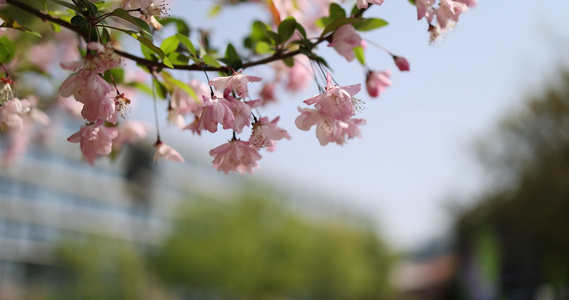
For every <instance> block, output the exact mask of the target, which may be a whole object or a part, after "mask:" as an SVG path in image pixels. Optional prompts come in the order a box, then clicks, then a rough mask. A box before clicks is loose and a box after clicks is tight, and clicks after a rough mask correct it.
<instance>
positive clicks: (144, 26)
mask: <svg viewBox="0 0 569 300" xmlns="http://www.w3.org/2000/svg"><path fill="white" fill-rule="evenodd" d="M110 14H111V15H113V16H116V17H119V18H121V19H123V20H125V21H127V22H129V23H131V24H133V25H134V26H136V27H138V29H140V30H141V31H142V32H144V33H145V34H147V35H150V36H151V34H150V32H151V31H150V27H149V26H148V23H146V22H144V21H143V20H141V19H140V18H135V17H133V16H131V15H130V14H129V13H128V11H126V10H124V9H122V8H117V9H115V10H113V11H112V12H111V13H110Z"/></svg>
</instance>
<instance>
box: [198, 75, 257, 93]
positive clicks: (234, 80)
mask: <svg viewBox="0 0 569 300" xmlns="http://www.w3.org/2000/svg"><path fill="white" fill-rule="evenodd" d="M261 80H262V78H261V77H256V76H247V75H242V74H241V72H236V73H233V75H231V76H227V77H217V78H214V79H212V80H210V81H209V84H210V85H211V86H213V87H214V88H215V89H216V90H218V91H227V90H229V91H235V92H236V93H237V95H239V96H240V97H245V96H247V83H249V82H259V81H261Z"/></svg>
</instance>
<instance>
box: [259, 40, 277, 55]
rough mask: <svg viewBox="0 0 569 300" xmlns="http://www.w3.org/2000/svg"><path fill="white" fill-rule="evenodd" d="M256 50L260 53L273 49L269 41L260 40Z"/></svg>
mask: <svg viewBox="0 0 569 300" xmlns="http://www.w3.org/2000/svg"><path fill="white" fill-rule="evenodd" d="M255 52H257V53H259V54H265V53H270V52H273V50H272V48H271V45H269V44H268V43H267V42H263V41H260V42H258V43H257V44H256V45H255Z"/></svg>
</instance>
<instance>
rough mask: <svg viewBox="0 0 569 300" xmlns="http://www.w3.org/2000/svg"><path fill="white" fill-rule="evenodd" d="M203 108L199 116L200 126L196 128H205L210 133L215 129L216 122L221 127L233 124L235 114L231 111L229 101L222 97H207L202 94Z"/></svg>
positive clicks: (228, 127)
mask: <svg viewBox="0 0 569 300" xmlns="http://www.w3.org/2000/svg"><path fill="white" fill-rule="evenodd" d="M203 104H204V106H203V109H202V113H201V115H200V117H199V120H200V126H199V127H198V130H203V129H205V130H207V131H209V132H211V133H214V132H216V131H217V124H219V123H221V124H222V125H223V129H230V128H233V125H234V124H235V116H234V115H233V112H232V111H231V107H230V104H229V101H227V100H226V99H224V98H217V97H216V96H213V98H211V99H210V98H209V97H207V96H205V95H204V96H203Z"/></svg>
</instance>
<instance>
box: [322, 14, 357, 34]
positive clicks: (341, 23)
mask: <svg viewBox="0 0 569 300" xmlns="http://www.w3.org/2000/svg"><path fill="white" fill-rule="evenodd" d="M363 20H364V18H339V19H337V20H334V21H333V22H332V23H330V24H328V26H326V28H324V31H322V34H321V35H320V37H324V36H325V35H326V34H327V33H330V32H332V31H335V30H336V29H338V28H340V27H342V26H344V25H348V24H353V23H357V22H361V21H363Z"/></svg>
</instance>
